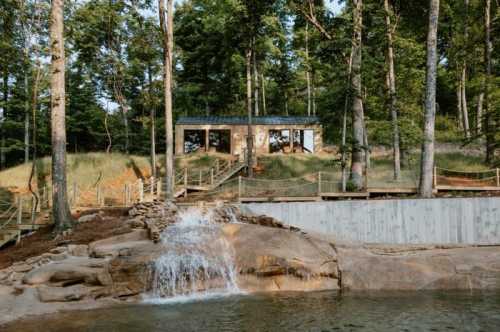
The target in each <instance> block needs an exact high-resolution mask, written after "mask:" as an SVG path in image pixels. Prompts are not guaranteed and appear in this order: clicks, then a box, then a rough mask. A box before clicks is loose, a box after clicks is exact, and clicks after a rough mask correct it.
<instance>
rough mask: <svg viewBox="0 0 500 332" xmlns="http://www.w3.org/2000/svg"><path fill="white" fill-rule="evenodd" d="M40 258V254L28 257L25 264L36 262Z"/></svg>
mask: <svg viewBox="0 0 500 332" xmlns="http://www.w3.org/2000/svg"><path fill="white" fill-rule="evenodd" d="M41 259H42V256H35V257H30V258H28V259H27V260H26V264H30V265H32V264H36V263H38V262H39V261H40V260H41Z"/></svg>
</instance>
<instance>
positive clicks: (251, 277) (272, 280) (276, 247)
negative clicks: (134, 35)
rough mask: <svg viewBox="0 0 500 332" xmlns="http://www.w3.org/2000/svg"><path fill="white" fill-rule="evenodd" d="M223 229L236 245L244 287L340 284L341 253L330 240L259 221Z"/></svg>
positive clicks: (329, 286)
mask: <svg viewBox="0 0 500 332" xmlns="http://www.w3.org/2000/svg"><path fill="white" fill-rule="evenodd" d="M222 229H223V232H224V235H225V237H226V239H227V240H228V242H229V243H230V244H232V246H233V248H234V257H235V264H236V267H237V271H239V272H240V275H239V276H238V285H239V286H240V288H242V289H243V290H245V291H249V292H253V291H263V290H289V291H301V290H325V289H338V288H339V278H338V275H339V272H338V267H337V263H336V261H337V254H336V252H335V250H334V249H333V248H332V246H331V245H330V244H329V243H328V242H326V241H323V240H320V239H315V238H307V237H305V236H304V235H303V234H300V233H297V232H292V231H290V230H287V229H280V228H269V227H262V226H258V225H247V224H226V225H224V226H223V228H222Z"/></svg>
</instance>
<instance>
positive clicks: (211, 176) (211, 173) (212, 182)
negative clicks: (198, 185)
mask: <svg viewBox="0 0 500 332" xmlns="http://www.w3.org/2000/svg"><path fill="white" fill-rule="evenodd" d="M210 184H211V185H213V184H214V169H213V168H211V169H210Z"/></svg>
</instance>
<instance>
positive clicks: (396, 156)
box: [384, 0, 401, 180]
mask: <svg viewBox="0 0 500 332" xmlns="http://www.w3.org/2000/svg"><path fill="white" fill-rule="evenodd" d="M384 9H385V24H386V29H387V83H388V86H387V89H388V91H389V109H390V112H391V120H392V154H393V165H394V180H398V179H399V178H400V175H401V160H400V159H401V158H400V151H399V124H398V108H397V107H398V106H397V95H396V74H395V70H394V48H393V41H392V33H393V31H392V29H393V27H392V24H391V9H390V7H389V0H384Z"/></svg>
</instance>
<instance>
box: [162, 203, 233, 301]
mask: <svg viewBox="0 0 500 332" xmlns="http://www.w3.org/2000/svg"><path fill="white" fill-rule="evenodd" d="M212 212H213V211H212V210H208V211H207V212H202V211H201V209H197V208H191V209H188V210H186V211H181V212H179V218H178V222H177V223H176V224H174V225H171V226H169V227H167V228H166V229H165V230H164V231H163V233H162V234H161V244H162V245H163V246H165V252H164V253H163V254H162V255H161V256H160V257H159V258H158V259H157V260H156V262H155V266H154V276H153V290H152V297H153V299H156V300H161V299H166V298H170V299H172V298H174V299H176V298H186V297H188V298H199V297H206V296H211V295H214V294H233V293H238V292H239V290H238V286H237V285H236V270H235V267H234V262H233V250H232V247H231V245H230V244H229V243H228V242H227V240H226V239H225V237H224V235H223V234H222V228H221V224H220V223H217V222H215V221H214V220H213V218H214V214H213V213H212Z"/></svg>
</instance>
